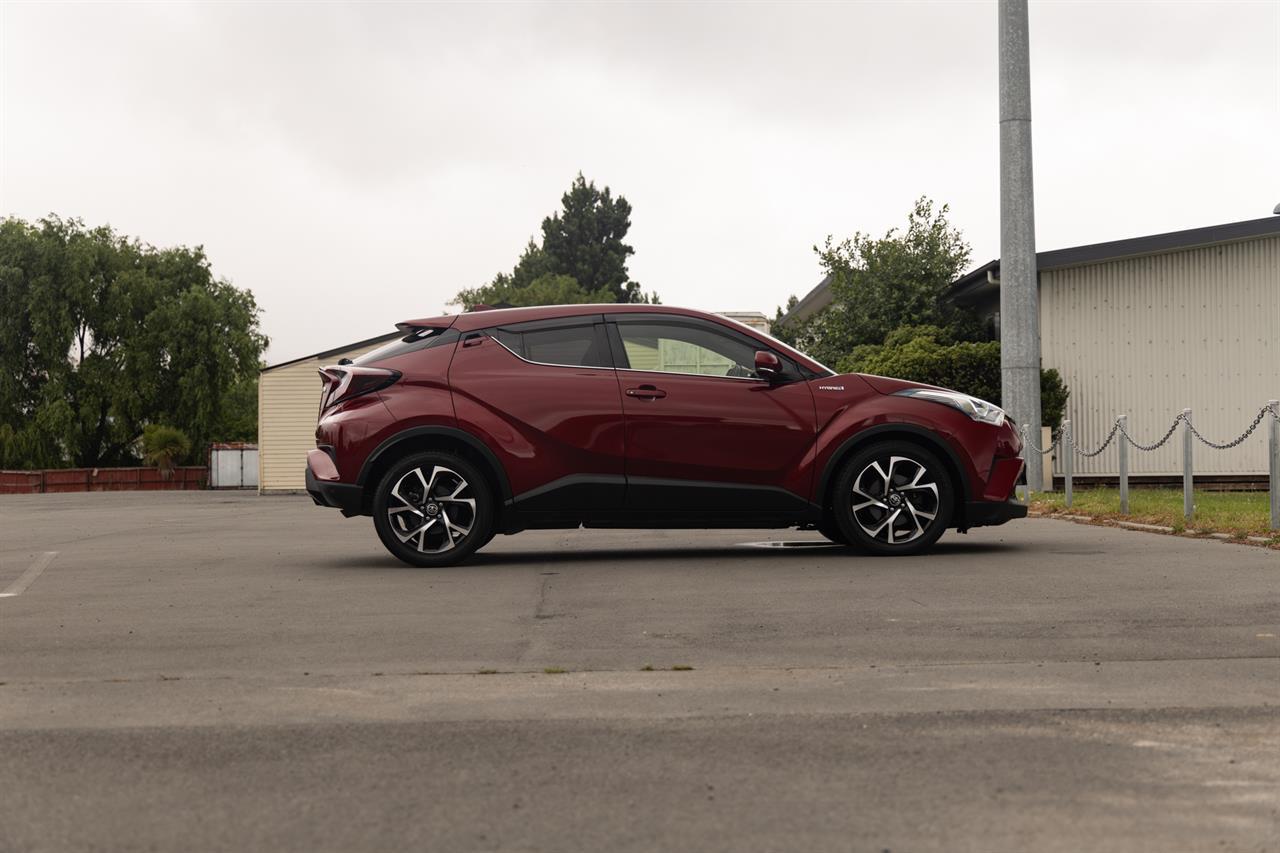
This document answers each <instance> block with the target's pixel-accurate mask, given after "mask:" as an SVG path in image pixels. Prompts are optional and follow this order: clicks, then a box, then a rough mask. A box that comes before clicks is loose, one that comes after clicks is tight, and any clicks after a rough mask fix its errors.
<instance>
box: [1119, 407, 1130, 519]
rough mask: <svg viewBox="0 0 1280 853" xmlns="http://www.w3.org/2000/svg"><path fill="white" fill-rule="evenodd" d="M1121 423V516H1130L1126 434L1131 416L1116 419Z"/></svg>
mask: <svg viewBox="0 0 1280 853" xmlns="http://www.w3.org/2000/svg"><path fill="white" fill-rule="evenodd" d="M1116 420H1117V421H1118V422H1119V423H1120V429H1121V430H1124V432H1122V433H1120V514H1121V515H1128V514H1129V439H1127V438H1125V434H1126V433H1127V432H1128V430H1129V416H1128V415H1121V416H1120V417H1118V418H1116Z"/></svg>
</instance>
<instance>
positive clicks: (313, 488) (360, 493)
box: [306, 449, 364, 518]
mask: <svg viewBox="0 0 1280 853" xmlns="http://www.w3.org/2000/svg"><path fill="white" fill-rule="evenodd" d="M337 477H338V469H337V468H336V467H335V466H334V464H333V460H332V459H330V458H329V454H327V453H325V452H324V451H323V450H319V449H317V450H312V451H310V452H309V453H307V475H306V478H307V494H309V495H311V500H313V501H315V503H316V505H317V506H327V507H333V508H334V509H340V510H342V514H343V515H345V516H347V517H348V518H350V517H351V516H353V515H360V514H361V511H362V509H363V506H364V488H363V487H362V486H356V485H352V484H350V483H339V482H337Z"/></svg>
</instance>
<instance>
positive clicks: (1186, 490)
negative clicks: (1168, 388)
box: [1182, 409, 1196, 521]
mask: <svg viewBox="0 0 1280 853" xmlns="http://www.w3.org/2000/svg"><path fill="white" fill-rule="evenodd" d="M1195 509H1196V505H1195V501H1194V500H1193V499H1192V496H1191V410H1190V409H1183V410H1182V517H1183V518H1184V519H1186V520H1187V521H1190V520H1191V515H1192V513H1194V512H1195Z"/></svg>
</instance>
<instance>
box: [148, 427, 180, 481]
mask: <svg viewBox="0 0 1280 853" xmlns="http://www.w3.org/2000/svg"><path fill="white" fill-rule="evenodd" d="M190 452H191V439H189V438H187V435H186V433H184V432H183V431H182V430H180V429H177V428H176V427H171V426H164V425H163V424H150V425H148V426H147V427H146V428H145V429H143V431H142V453H143V456H142V458H143V460H144V461H145V462H146V463H147V464H148V465H154V466H156V467H157V468H159V469H160V473H161V475H162V476H163V477H164V478H165V479H166V480H167V479H169V478H170V477H172V476H173V469H174V467H175V466H176V465H177V462H178V460H180V459H182V458H183V457H184V456H186V455H187V454H188V453H190Z"/></svg>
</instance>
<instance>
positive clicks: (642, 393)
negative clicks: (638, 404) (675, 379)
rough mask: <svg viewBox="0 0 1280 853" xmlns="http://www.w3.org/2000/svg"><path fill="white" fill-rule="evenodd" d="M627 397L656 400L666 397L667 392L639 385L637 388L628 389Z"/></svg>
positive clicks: (650, 386)
mask: <svg viewBox="0 0 1280 853" xmlns="http://www.w3.org/2000/svg"><path fill="white" fill-rule="evenodd" d="M627 396H628V397H640V398H641V399H643V400H658V399H661V398H662V397H665V396H667V392H666V391H663V390H662V389H660V388H654V387H653V386H652V385H641V386H640V387H639V388H628V389H627Z"/></svg>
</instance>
